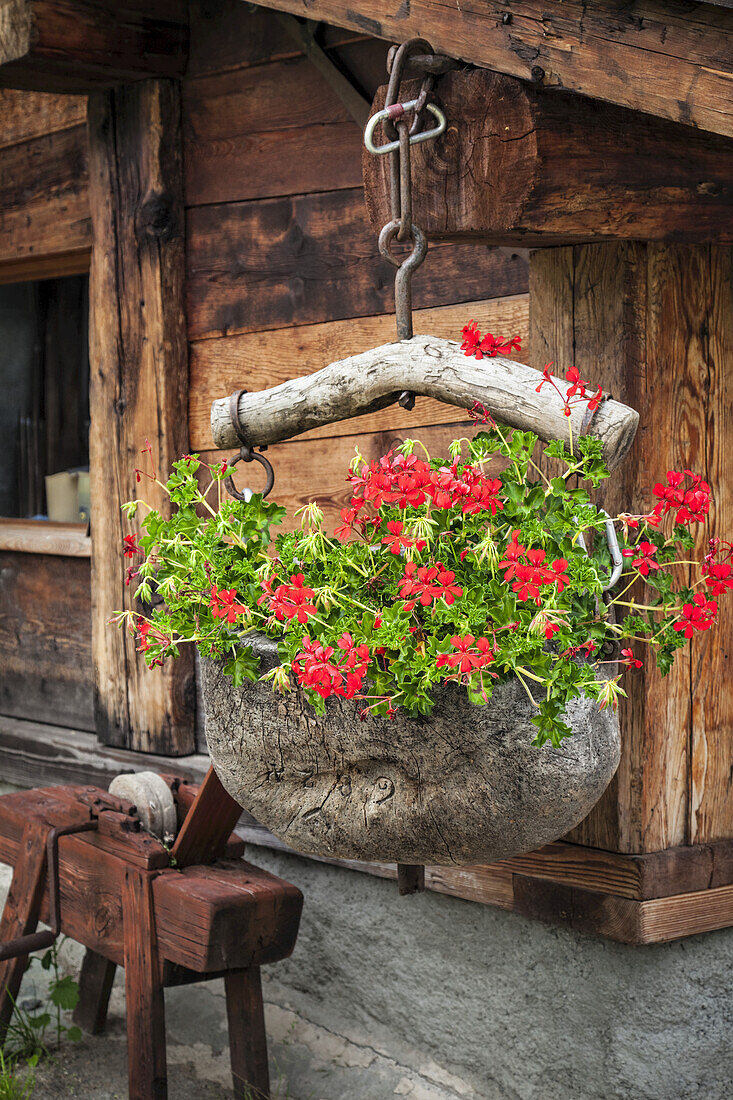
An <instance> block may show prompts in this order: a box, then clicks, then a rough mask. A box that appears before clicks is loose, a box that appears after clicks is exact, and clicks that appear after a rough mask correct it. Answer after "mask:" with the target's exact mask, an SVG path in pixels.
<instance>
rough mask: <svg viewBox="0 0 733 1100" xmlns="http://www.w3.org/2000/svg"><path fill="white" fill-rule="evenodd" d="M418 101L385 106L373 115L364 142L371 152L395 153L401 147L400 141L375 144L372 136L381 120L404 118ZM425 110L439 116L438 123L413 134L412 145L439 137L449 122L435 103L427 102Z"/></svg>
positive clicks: (368, 123) (393, 120) (394, 120)
mask: <svg viewBox="0 0 733 1100" xmlns="http://www.w3.org/2000/svg"><path fill="white" fill-rule="evenodd" d="M417 103H418V101H417V100H416V99H411V100H410V101H409V103H395V104H394V106H392V107H384V108H383V109H382V110H381V111H377V113H376V114H375V115H372V117H371V118H370V119H369V121H368V122H367V124H366V129H365V130H364V144H365V145H366V147H367V149H368V150H369V152H370V153H375V154H377V155H381V154H382V153H393V152H394V151H395V149H399V147H400V143H399V141H388V142H387V143H386V145H375V144H374V142H373V141H372V136H373V134H374V131H375V129H376V127H377V126H378V125H379V123H380V122H383V121H384V120H385V119H390V120H391V121H392V122H396V121H397V119H398V118H402V116H403V115H405V114H407V112H408V111H412V110H414V109H415V107H416V106H417ZM397 107H399V108H400V110H399V112H398V111H396V110H395V108H397ZM425 110H426V111H430V113H431V115H434V116H435V118H437V120H438V125H437V126H434V127H433V129H432V130H423V132H422V133H420V134H413V135H412V137H411V138H410V145H417V144H418V143H419V142H421V141H430V139H431V138H435V137H439V135H440V134H442V133H443V131H444V130H445V128H446V126H447V124H448V123H447V120H446V117H445V115H444V114H443V112H442V111H441V109H440V107H438V106H437V105H436V104H435V103H426V104H425Z"/></svg>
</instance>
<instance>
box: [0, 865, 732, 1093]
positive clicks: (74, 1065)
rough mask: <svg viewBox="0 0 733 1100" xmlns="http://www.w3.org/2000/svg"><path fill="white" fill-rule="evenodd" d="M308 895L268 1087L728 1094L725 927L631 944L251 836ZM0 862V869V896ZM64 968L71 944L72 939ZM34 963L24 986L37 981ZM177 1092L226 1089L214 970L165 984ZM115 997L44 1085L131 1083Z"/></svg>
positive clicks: (275, 1032) (25, 993)
mask: <svg viewBox="0 0 733 1100" xmlns="http://www.w3.org/2000/svg"><path fill="white" fill-rule="evenodd" d="M248 856H249V858H251V859H252V860H253V862H256V863H259V864H260V865H262V866H264V867H267V868H269V869H270V870H272V871H274V872H276V873H277V874H279V875H282V876H283V877H284V878H286V879H289V880H290V881H291V882H294V883H296V884H297V885H298V886H299V887H300V888H301V889H302V890H303V892H304V894H305V898H306V904H305V910H304V914H303V922H302V928H301V933H300V938H299V941H298V945H297V947H296V950H295V953H294V955H293V957H292V958H291V959H289V960H287V961H286V962H284V963H279V964H277V965H275V966H271V967H269V968H267V970H266V973H265V996H266V999H267V1002H268V1004H267V1023H268V1029H269V1035H270V1050H271V1058H272V1063H273V1078H274V1079H275V1080H277V1081H279V1085H278V1089H277V1095H278V1096H279V1097H289V1098H291V1100H383V1098H387V1097H407V1098H409V1100H617V1098H618V1100H630V1098H633V1100H686V1098H704V1100H728V1098H729V1097H730V1096H731V1080H732V1079H733V1043H731V1034H732V1033H733V1032H732V1025H733V995H732V992H733V991H732V988H731V987H732V986H733V930H728V931H723V932H718V933H711V934H708V935H705V936H698V937H695V938H693V939H689V940H685V941H681V942H679V943H675V944H669V945H664V946H659V947H643V948H638V947H637V948H630V947H624V946H621V945H618V944H611V943H606V942H604V941H602V940H598V939H594V938H591V937H588V936H581V935H578V934H575V933H571V932H567V931H564V930H561V929H555V928H549V927H546V926H544V925H541V924H537V923H534V922H531V921H528V920H525V919H523V918H521V917H517V916H515V915H513V914H507V913H503V912H499V911H497V910H492V909H490V908H488V907H486V906H482V905H477V904H472V903H470V902H464V901H458V900H455V899H452V898H446V897H441V896H439V895H436V894H423V895H417V896H414V897H408V898H400V897H399V895H398V893H397V888H396V886H395V884H394V883H391V882H386V881H383V880H380V879H375V878H372V877H370V876H366V875H362V874H359V873H356V872H352V871H346V870H342V869H340V868H333V867H328V866H325V865H321V864H317V863H313V862H311V861H308V860H305V859H300V858H297V857H292V856H287V855H283V854H280V853H275V852H271V851H268V850H265V849H259V848H249V849H248ZM9 878H10V874H9V871H8V870H7V869H5V868H0V901H1V900H4V894H5V890H6V888H7V885H8V883H9ZM65 960H66V963H67V965H68V966H69V968H70V969H72V970H73V969H74V968H76V967H77V966H78V963H79V960H80V951H79V950H77V949H74V948H73V947H72V948H67V949H66V954H65ZM42 981H43V976H42V973H41V971H40V968H38V967H34V968H33V969H32V970H31V971H30V972H29V974H28V976H27V978H26V981H25V983H24V987H23V990H22V992H21V1000H22V999H23V998H26V999H27V998H30V999H31V1003H32V999H33V998H34V997H36V996H37V995H38V983H39V982H41V983H42ZM166 1004H167V1016H168V1045H169V1062H170V1066H171V1095H172V1096H175V1097H176V1098H177V1100H189V1097H190V1098H191V1100H193V1098H194V1097H196V1098H198V1097H203V1096H206V1097H209V1096H212V1097H214V1096H219V1097H225V1096H227V1095H230V1094H229V1092H228V1087H229V1069H228V1056H227V1049H226V1017H225V1011H224V999H223V988H222V987H221V983H211V984H209V985H206V986H199V987H192V988H188V989H173V990H170V991H168V993H167V994H166ZM125 1073H126V1065H125V1043H124V996H123V988H122V985H121V984H119V985H118V987H117V988H116V990H115V993H114V995H113V1001H112V1012H111V1019H110V1031H109V1035H108V1037H106V1038H103V1039H87V1038H85V1039H84V1041H83V1043H82V1044H81V1046H80V1047H79V1048H73V1049H72V1048H65V1053H64V1056H63V1058H62V1059H60V1060H57V1061H56V1062H55V1063H50V1064H48V1065H45V1066H43V1067H42V1068H41V1070H40V1071H39V1084H38V1087H37V1091H36V1095H37V1096H38V1097H39V1098H41V1097H42V1098H43V1100H52V1098H55V1097H57V1096H58V1097H63V1096H68V1095H83V1096H85V1098H86V1100H107V1098H111V1097H119V1096H125V1095H126V1088H125Z"/></svg>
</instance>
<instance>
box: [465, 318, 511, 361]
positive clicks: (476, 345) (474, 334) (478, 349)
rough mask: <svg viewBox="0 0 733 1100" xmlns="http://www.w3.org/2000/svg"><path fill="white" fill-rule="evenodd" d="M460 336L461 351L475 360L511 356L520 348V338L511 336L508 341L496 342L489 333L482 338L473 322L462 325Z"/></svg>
mask: <svg viewBox="0 0 733 1100" xmlns="http://www.w3.org/2000/svg"><path fill="white" fill-rule="evenodd" d="M461 335H462V336H463V343H462V344H461V351H462V352H463V353H464V354H465V355H474V356H475V357H476V359H483V357H484V356H487V358H489V359H495V358H496V356H497V355H511V353H512V351H521V348H522V338H521V337H520V336H512V338H511V339H510V340H498V339H497V338H496V337H495V336H492V335H491V333H490V332H487V333H486V335H485V336H482V335H481V333H480V332H479V329H478V325H477V324H476V322H475V321H469V322H468V324H467V325H464V326H463V328H462V329H461Z"/></svg>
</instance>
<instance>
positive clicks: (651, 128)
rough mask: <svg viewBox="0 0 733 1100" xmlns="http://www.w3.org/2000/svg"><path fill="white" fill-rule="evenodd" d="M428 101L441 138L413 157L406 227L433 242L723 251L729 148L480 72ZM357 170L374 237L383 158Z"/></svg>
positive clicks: (380, 209)
mask: <svg viewBox="0 0 733 1100" xmlns="http://www.w3.org/2000/svg"><path fill="white" fill-rule="evenodd" d="M732 87H733V86H732ZM418 89H419V82H415V81H410V82H408V83H407V84H406V85H403V88H402V92H401V98H402V99H405V100H409V99H413V98H415V96H416V95H417V92H418ZM385 94H386V88H380V89H379V91H378V92H377V96H376V98H375V101H374V111H373V112H372V113H374V112H376V111H378V110H381V109H382V107H383V105H384V100H385ZM436 98H437V100H438V102H440V103H441V105H442V106H443V108H444V110H445V112H446V115H447V116H448V126H449V129H448V130H447V132H446V133H445V134H443V135H442V136H441V137H440V138H438V139H437V140H436V141H435V142H426V143H425V144H422V145H416V146H414V148H413V151H412V175H413V220H414V221H415V222H416V223H417V224H418V225H419V226H420V228H421V229H422V230H423V232H424V233H425V234H426V235H427V236H428V237H429V238H431V239H432V240H448V241H462V240H470V241H474V242H477V243H478V242H481V243H484V244H512V245H517V244H520V243H521V244H522V245H525V246H540V245H548V244H574V243H581V242H584V241H589V242H590V241H598V240H602V239H604V238H605V239H609V240H610V239H623V240H673V241H690V242H701V241H717V242H718V243H723V242H727V241H731V240H733V216H732V215H733V187H731V182H730V181H731V179H733V142H732V141H730V140H729V139H728V138H725V137H721V136H720V135H718V134H709V133H704V132H701V131H698V132H691V131H689V130H683V129H681V127H680V126H679V125H678V124H675V123H673V122H668V121H666V120H665V119H658V118H652V117H651V116H649V115H643V114H640V113H639V112H636V111H629V110H626V109H624V108H622V107H617V106H615V105H614V104H610V103H601V102H598V101H594V100H590V99H586V98H581V97H580V96H575V95H570V94H567V93H563V94H559V95H548V94H547V93H546V92H545V91H538V90H537V89H535V88H532V87H530V86H529V85H527V84H525V83H523V82H522V81H519V80H516V79H514V78H513V77H509V76H504V75H502V74H500V73H493V72H489V71H488V70H485V69H475V70H473V71H469V72H453V73H448V74H447V75H446V76H444V77H443V78H441V79H440V80H439V81H438V83H437V85H436ZM379 133H380V131H379V129H378V134H379ZM379 140H381V141H382V142H384V141H385V140H386V139H384V138H383V137H381V138H380V137H378V141H379ZM362 163H363V170H364V190H365V197H366V202H367V208H368V210H369V214H370V217H371V219H372V224H373V226H374V228H375V230H376V231H377V232H378V231H379V230H380V229H381V227H382V226H383V225H384V224H385V223H386V222H388V221H389V220H390V218H391V216H392V215H391V212H390V200H389V193H390V191H389V170H390V168H389V157H386V156H374V155H372V154H370V153H368V152H367V151H366V149H365V150H364V151H363V157H362Z"/></svg>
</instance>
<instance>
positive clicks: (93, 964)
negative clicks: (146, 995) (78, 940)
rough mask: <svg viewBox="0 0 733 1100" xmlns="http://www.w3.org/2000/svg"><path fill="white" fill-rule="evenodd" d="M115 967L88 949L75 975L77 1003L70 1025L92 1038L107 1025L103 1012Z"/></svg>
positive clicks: (105, 1010)
mask: <svg viewBox="0 0 733 1100" xmlns="http://www.w3.org/2000/svg"><path fill="white" fill-rule="evenodd" d="M116 970H117V967H116V966H115V964H114V963H113V962H110V961H109V959H105V957H104V955H98V954H97V952H96V951H92V949H91V948H90V947H88V948H87V949H86V951H85V953H84V962H83V963H82V964H81V973H80V975H79V1000H78V1002H77V1005H76V1008H75V1009H74V1023H75V1024H78V1025H79V1027H80V1028H82V1029H83V1030H84V1031H88V1032H90V1033H91V1034H92V1035H101V1034H102V1032H103V1031H104V1029H105V1026H106V1023H107V1009H108V1008H109V998H110V994H111V993H112V985H113V983H114V980H115V971H116Z"/></svg>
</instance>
